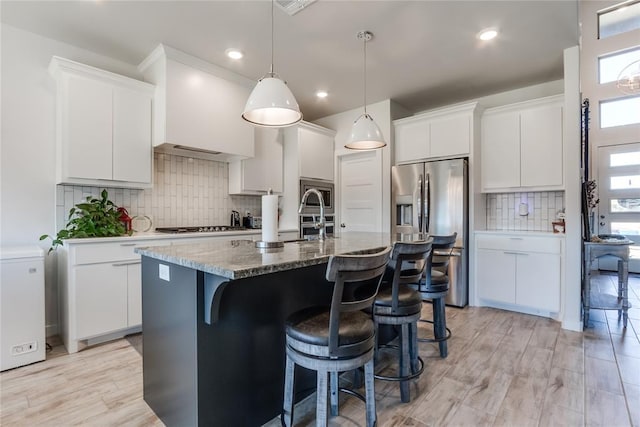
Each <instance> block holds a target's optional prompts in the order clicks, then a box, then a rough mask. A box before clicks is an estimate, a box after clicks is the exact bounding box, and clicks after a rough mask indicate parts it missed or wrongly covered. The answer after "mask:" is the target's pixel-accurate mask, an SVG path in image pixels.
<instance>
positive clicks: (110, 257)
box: [71, 241, 141, 265]
mask: <svg viewBox="0 0 640 427" xmlns="http://www.w3.org/2000/svg"><path fill="white" fill-rule="evenodd" d="M140 243H141V242H132V241H126V242H122V243H121V242H109V243H89V244H86V245H74V246H73V247H72V248H71V264H72V265H82V264H95V263H99V262H113V261H126V260H135V259H140V255H138V254H136V253H134V252H133V250H134V248H135V247H136V246H137V245H140Z"/></svg>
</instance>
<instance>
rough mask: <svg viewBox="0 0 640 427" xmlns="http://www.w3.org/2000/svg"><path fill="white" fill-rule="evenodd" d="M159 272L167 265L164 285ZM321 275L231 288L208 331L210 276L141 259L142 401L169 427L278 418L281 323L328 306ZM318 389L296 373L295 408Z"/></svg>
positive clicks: (310, 377) (249, 281) (284, 275)
mask: <svg viewBox="0 0 640 427" xmlns="http://www.w3.org/2000/svg"><path fill="white" fill-rule="evenodd" d="M158 264H165V265H169V267H170V279H171V280H170V281H169V282H166V281H164V280H162V279H159V278H158V269H159V266H158ZM325 269H326V264H320V265H315V266H309V267H303V268H299V269H295V270H288V271H283V272H278V273H272V274H266V275H260V276H255V277H250V278H245V279H239V280H234V281H231V282H230V283H229V284H228V285H227V286H226V287H225V289H224V292H223V293H222V296H221V300H220V305H219V307H220V311H219V318H218V320H217V322H214V323H213V324H211V325H208V324H206V323H205V322H204V305H203V304H204V300H205V298H204V291H203V290H204V281H205V280H206V275H207V274H208V273H202V272H197V271H195V270H191V269H189V268H186V267H180V266H177V265H174V264H167V263H165V262H162V261H157V260H155V259H151V258H147V257H143V316H144V317H143V325H144V326H143V337H144V346H145V351H144V366H145V368H144V398H145V401H147V403H148V404H149V406H151V408H152V409H153V410H154V411H155V412H156V414H157V415H158V416H159V417H160V418H161V419H162V421H163V422H165V424H167V425H169V426H173V425H176V426H178V425H180V426H188V425H202V426H205V425H206V426H217V425H220V426H228V425H234V426H259V425H262V424H263V423H265V422H267V421H269V420H270V419H272V418H273V417H275V416H277V415H278V414H279V413H280V411H281V410H282V397H283V392H284V364H285V334H284V327H285V326H284V325H285V320H286V318H287V317H288V316H289V315H290V314H291V313H293V312H294V311H297V310H300V309H302V308H305V307H308V306H312V305H327V304H328V302H329V301H330V300H331V292H332V287H331V286H330V285H329V284H328V283H327V282H326V281H325V279H324V273H325ZM176 293H180V295H176ZM147 312H149V313H147ZM145 313H147V314H146V315H145ZM163 313H164V315H163ZM148 331H149V332H148ZM147 342H149V344H148V347H147ZM147 348H148V349H149V352H147V351H146V350H147ZM147 364H149V365H150V366H149V367H147ZM315 381H316V377H315V373H314V372H311V371H308V370H305V369H300V370H298V371H296V385H295V387H296V392H297V393H296V401H299V400H301V399H302V398H304V397H305V396H307V395H309V394H310V393H312V392H313V391H314V390H315Z"/></svg>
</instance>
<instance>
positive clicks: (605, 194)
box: [595, 143, 640, 273]
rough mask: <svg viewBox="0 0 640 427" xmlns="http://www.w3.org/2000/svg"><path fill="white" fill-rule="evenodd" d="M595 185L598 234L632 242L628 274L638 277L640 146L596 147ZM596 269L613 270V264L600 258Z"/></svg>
mask: <svg viewBox="0 0 640 427" xmlns="http://www.w3.org/2000/svg"><path fill="white" fill-rule="evenodd" d="M597 184H598V187H597V190H598V197H599V199H600V203H599V204H598V209H597V218H596V219H595V221H596V222H597V225H598V227H597V229H598V233H599V234H622V235H624V236H626V237H627V238H628V239H630V240H633V241H634V242H635V245H634V246H632V247H631V258H630V259H629V271H630V272H633V273H640V247H639V246H640V143H635V144H623V145H610V146H604V147H599V148H598V181H597ZM599 268H600V269H603V270H617V261H616V260H615V259H613V258H610V259H607V258H602V259H600V260H599Z"/></svg>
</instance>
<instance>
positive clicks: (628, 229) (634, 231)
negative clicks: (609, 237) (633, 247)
mask: <svg viewBox="0 0 640 427" xmlns="http://www.w3.org/2000/svg"><path fill="white" fill-rule="evenodd" d="M611 234H622V235H623V236H638V235H640V222H612V223H611ZM631 240H633V239H631Z"/></svg>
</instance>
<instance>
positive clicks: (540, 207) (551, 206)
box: [487, 191, 564, 231]
mask: <svg viewBox="0 0 640 427" xmlns="http://www.w3.org/2000/svg"><path fill="white" fill-rule="evenodd" d="M521 204H524V205H526V210H527V212H528V214H527V215H520V209H521V207H520V206H521ZM522 209H524V207H523V208H522ZM563 209H564V192H563V191H541V192H535V193H492V194H487V229H488V230H513V231H553V227H552V225H551V222H552V221H557V217H558V213H559V212H560V211H562V210H563ZM523 213H524V212H523Z"/></svg>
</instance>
